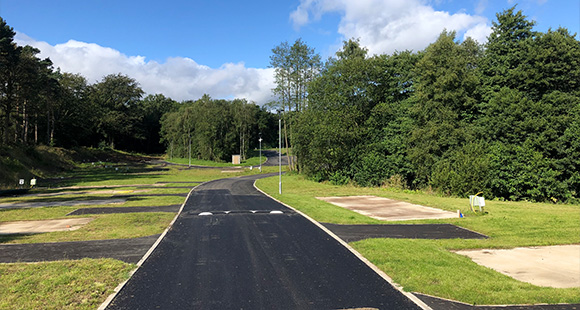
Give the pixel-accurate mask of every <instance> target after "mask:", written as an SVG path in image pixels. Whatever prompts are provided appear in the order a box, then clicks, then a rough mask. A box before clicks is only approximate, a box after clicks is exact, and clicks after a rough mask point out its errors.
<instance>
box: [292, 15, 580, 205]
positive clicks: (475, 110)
mask: <svg viewBox="0 0 580 310" xmlns="http://www.w3.org/2000/svg"><path fill="white" fill-rule="evenodd" d="M533 26H534V22H532V21H529V20H527V18H526V16H524V15H523V14H522V12H521V11H516V10H515V7H512V8H510V9H508V10H505V11H503V12H501V13H498V14H497V21H494V22H493V27H492V33H491V35H490V36H489V40H488V42H487V43H486V44H485V45H484V46H482V45H479V44H478V43H477V42H475V41H474V40H471V39H469V38H467V39H465V40H463V42H457V41H456V39H455V33H454V32H447V31H443V32H442V33H441V35H440V36H439V38H438V39H437V41H435V42H434V43H432V44H431V45H429V46H428V47H427V48H426V49H425V50H424V51H421V52H419V53H410V52H403V53H395V54H393V55H390V56H389V55H380V56H373V57H370V58H369V57H367V55H366V54H367V52H366V50H365V49H364V48H363V47H361V46H360V44H359V41H358V40H349V41H348V42H344V46H343V49H342V50H340V51H339V52H337V54H336V58H331V59H329V61H328V62H327V63H326V65H325V66H324V68H323V70H322V71H321V72H320V75H319V76H318V77H317V78H316V79H315V80H314V81H312V83H311V84H310V86H309V88H308V94H309V95H308V100H309V105H308V108H307V109H306V110H304V111H302V112H301V113H299V114H298V116H297V123H296V131H295V136H294V139H293V147H294V150H295V151H296V154H297V155H298V160H299V162H300V169H301V171H302V172H304V173H305V174H307V175H308V176H310V177H311V178H313V179H315V180H319V181H324V180H330V181H331V182H332V183H334V184H346V183H349V182H350V181H351V180H352V181H354V182H356V184H358V185H362V186H382V185H385V184H390V183H392V182H391V181H392V180H393V178H396V179H397V180H399V181H401V182H402V183H403V184H402V185H397V186H403V187H411V188H424V187H432V188H435V189H437V190H439V191H440V192H442V193H445V194H450V195H457V196H466V195H469V194H474V193H476V192H479V191H483V192H484V194H485V195H486V197H497V198H502V199H515V200H533V201H552V202H556V201H570V202H574V201H577V200H578V195H579V193H580V187H579V185H580V171H579V170H580V168H579V167H580V160H579V159H578V154H580V142H579V141H580V139H579V135H580V133H579V132H580V130H579V129H580V128H579V126H580V125H579V119H580V116H579V111H580V108H579V107H580V85H579V82H578V81H580V66H578V61H579V60H578V59H580V44H579V42H578V40H577V39H576V35H575V34H574V35H572V34H570V33H569V32H568V30H566V29H562V28H559V29H557V30H555V31H553V30H551V29H550V30H548V31H547V32H546V33H539V32H535V31H533V29H532V28H533ZM348 179H350V180H348Z"/></svg>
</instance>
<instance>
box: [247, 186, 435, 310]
mask: <svg viewBox="0 0 580 310" xmlns="http://www.w3.org/2000/svg"><path fill="white" fill-rule="evenodd" d="M254 188H255V189H256V190H258V191H259V192H260V193H262V194H264V195H266V196H267V197H269V198H270V199H272V200H274V201H276V202H278V203H280V204H282V205H284V206H286V207H287V208H290V209H292V210H294V211H295V212H296V213H298V214H300V215H301V216H303V217H305V218H306V219H307V220H309V221H310V222H312V223H313V224H314V225H316V226H317V227H318V228H320V229H322V230H323V231H324V232H326V233H327V234H328V235H330V236H331V237H332V238H334V239H335V240H336V241H338V242H339V243H340V244H341V245H342V246H344V247H345V248H347V249H348V250H349V251H350V252H351V253H353V254H354V255H355V256H356V257H357V258H358V259H360V260H361V261H362V262H363V263H365V264H366V265H367V266H369V267H370V268H371V269H372V270H373V271H374V272H376V273H377V274H378V275H379V276H380V277H382V278H383V279H384V280H385V281H387V282H388V283H389V284H391V285H392V286H393V287H394V288H395V289H396V290H398V291H399V292H401V294H403V295H405V296H406V297H407V298H409V299H410V300H411V301H413V302H414V303H415V304H416V305H417V306H419V307H421V309H423V310H433V309H432V308H431V307H429V306H428V305H427V304H425V303H424V302H423V301H422V300H421V299H419V298H418V297H417V296H415V295H413V294H412V293H409V292H405V291H404V290H403V287H402V286H401V285H399V284H398V283H396V282H395V281H393V279H391V277H389V276H388V275H387V274H386V273H385V272H384V271H382V270H381V269H379V267H377V266H375V264H373V263H371V262H370V261H369V260H368V259H367V258H366V257H364V256H362V254H360V253H359V252H358V251H357V250H355V249H354V248H353V247H351V246H350V245H349V244H348V243H346V242H345V241H344V240H342V239H340V237H338V236H337V235H335V234H334V233H333V232H332V231H330V230H329V229H328V228H326V227H324V226H323V225H322V224H320V223H318V222H317V221H316V220H314V219H313V218H311V217H310V216H308V215H307V214H305V213H303V212H302V211H299V210H297V209H295V208H294V207H292V206H290V205H287V204H285V203H283V202H282V201H280V200H278V199H276V198H274V197H272V196H270V195H268V194H267V193H266V192H264V191H262V190H261V189H259V188H258V187H257V186H256V181H254Z"/></svg>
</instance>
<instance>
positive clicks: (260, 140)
mask: <svg viewBox="0 0 580 310" xmlns="http://www.w3.org/2000/svg"><path fill="white" fill-rule="evenodd" d="M258 141H259V142H260V172H262V134H260V139H258Z"/></svg>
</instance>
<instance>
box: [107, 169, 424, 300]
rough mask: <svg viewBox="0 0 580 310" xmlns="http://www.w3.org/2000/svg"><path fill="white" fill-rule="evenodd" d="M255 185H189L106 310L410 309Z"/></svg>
mask: <svg viewBox="0 0 580 310" xmlns="http://www.w3.org/2000/svg"><path fill="white" fill-rule="evenodd" d="M258 177H259V176H258ZM258 177H256V176H254V177H243V178H234V179H227V180H219V181H213V182H209V183H206V184H203V185H201V186H199V187H198V188H197V189H196V190H195V191H194V192H193V193H192V195H191V196H190V198H189V199H188V201H187V202H186V204H185V206H184V209H183V211H182V213H181V214H180V216H179V217H178V219H177V221H176V222H175V223H174V225H173V226H172V228H171V229H170V230H169V232H168V233H167V235H166V236H165V238H164V239H163V240H162V242H161V243H160V244H159V245H158V247H157V248H156V249H155V251H154V252H153V253H152V254H151V256H150V257H149V258H148V259H147V260H146V261H145V262H144V263H143V265H142V266H141V268H139V269H138V270H137V272H136V273H135V274H134V275H133V277H132V278H131V279H130V280H129V282H128V283H127V284H126V285H125V286H124V287H123V289H122V290H121V291H120V292H119V294H118V295H117V296H116V297H115V298H114V299H113V301H112V302H111V304H109V306H108V307H107V309H345V308H362V307H369V308H378V309H419V307H418V306H416V305H415V304H414V303H412V302H411V301H410V300H408V299H407V298H406V297H405V296H404V295H403V294H402V293H400V292H399V291H398V290H396V289H395V288H394V287H393V286H392V285H390V284H389V283H388V282H386V281H385V280H384V279H383V278H381V277H380V276H379V275H377V274H376V273H375V272H374V271H373V270H372V269H371V268H369V267H368V266H367V265H365V264H364V263H363V262H362V261H361V260H360V259H358V258H357V257H356V256H355V255H353V254H352V253H351V252H350V251H349V250H347V249H346V248H345V247H343V246H342V245H340V244H339V242H337V241H336V240H334V239H333V238H331V237H330V236H329V235H328V234H326V233H325V232H323V231H322V230H321V229H320V228H318V227H317V226H315V225H314V224H312V223H311V222H309V221H308V220H307V219H305V218H304V217H302V216H300V215H298V214H296V213H294V212H293V211H292V210H290V209H288V208H286V207H284V206H283V205H281V204H279V203H277V202H275V201H273V200H271V199H269V198H267V197H265V196H264V195H262V194H260V193H259V192H257V191H256V190H255V189H254V188H253V186H252V184H253V181H254V180H255V179H256V178H258ZM227 211H230V212H227ZM270 211H282V212H283V213H282V214H279V213H278V214H276V213H270ZM204 212H209V213H212V215H200V213H202V214H207V213H204Z"/></svg>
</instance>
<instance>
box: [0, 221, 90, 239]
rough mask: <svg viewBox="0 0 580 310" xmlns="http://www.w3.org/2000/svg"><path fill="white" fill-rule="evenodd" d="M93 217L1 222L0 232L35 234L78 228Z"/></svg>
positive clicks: (5, 233) (4, 233) (6, 233)
mask: <svg viewBox="0 0 580 310" xmlns="http://www.w3.org/2000/svg"><path fill="white" fill-rule="evenodd" d="M92 220H93V219H92V218H70V219H57V220H42V221H15V222H4V223H0V234H2V235H8V234H35V233H46V232H53V231H71V230H77V229H79V228H81V227H83V226H84V225H86V224H88V223H89V222H91V221H92Z"/></svg>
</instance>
